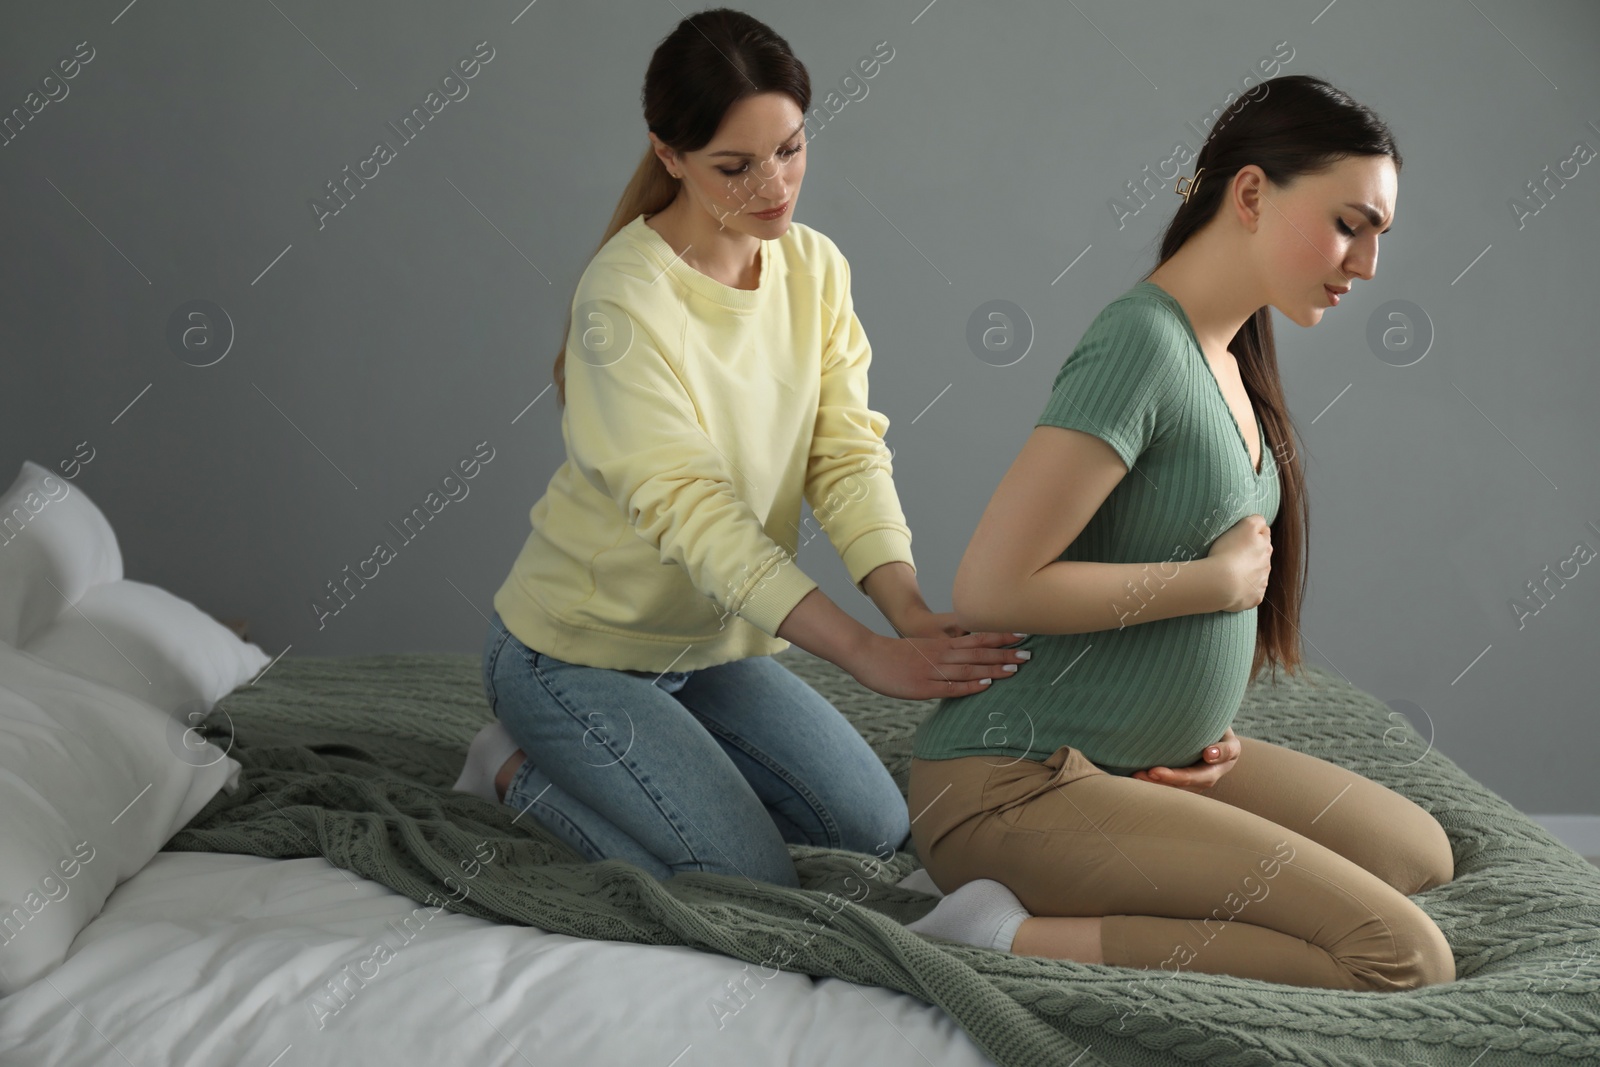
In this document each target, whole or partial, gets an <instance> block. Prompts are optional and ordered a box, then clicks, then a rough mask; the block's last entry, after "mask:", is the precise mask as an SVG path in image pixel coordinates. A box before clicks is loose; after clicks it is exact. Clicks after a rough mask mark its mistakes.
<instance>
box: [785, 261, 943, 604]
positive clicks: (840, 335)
mask: <svg viewBox="0 0 1600 1067" xmlns="http://www.w3.org/2000/svg"><path fill="white" fill-rule="evenodd" d="M832 255H833V260H834V262H833V270H832V271H830V275H829V277H830V281H831V284H830V285H829V286H828V287H827V289H825V292H826V293H827V298H826V301H825V302H826V304H827V305H828V306H827V307H826V308H824V313H825V314H826V313H828V312H829V311H831V312H832V313H833V325H832V328H831V329H830V330H829V331H828V333H827V335H826V337H827V339H826V341H825V343H824V349H823V352H822V388H821V393H820V396H819V399H818V401H817V420H816V424H815V426H814V428H813V430H812V436H811V452H810V456H809V459H808V461H807V465H806V489H805V496H806V502H807V503H808V504H810V505H811V513H812V515H814V516H815V517H816V520H817V522H818V523H819V524H820V525H821V526H822V528H823V529H824V530H826V531H827V533H828V539H829V540H830V541H832V542H833V547H834V549H835V550H836V551H837V552H838V553H839V558H840V559H841V560H843V561H844V565H845V569H846V570H848V571H849V572H850V580H851V581H852V582H854V583H855V584H856V588H858V589H860V588H861V581H862V579H864V578H865V577H866V576H867V575H868V574H870V573H871V572H872V571H873V569H874V568H876V567H879V566H882V565H883V564H885V563H890V562H893V561H895V560H901V561H903V562H905V563H908V564H910V565H911V569H912V571H913V572H914V571H915V570H916V563H915V561H914V560H913V559H912V558H911V528H910V527H909V526H907V525H906V519H905V515H904V513H903V512H902V511H901V509H900V498H899V496H898V495H897V494H896V492H895V488H894V480H893V475H894V467H893V465H892V463H891V457H892V455H893V453H892V452H890V450H889V448H888V446H887V445H886V444H884V440H883V435H884V431H885V430H887V429H888V428H889V419H888V417H887V416H885V415H883V414H882V413H881V412H877V411H873V410H872V409H871V408H870V407H869V406H868V405H867V368H868V366H870V364H871V363H872V346H871V345H870V344H868V343H867V335H866V332H865V331H864V330H863V329H862V328H861V320H860V319H858V318H857V317H856V312H855V303H854V301H853V300H852V299H851V295H850V263H849V261H848V260H846V259H845V258H844V256H843V255H842V254H840V253H839V252H838V250H837V248H836V247H835V248H834V249H832ZM862 591H863V592H865V590H864V589H863V590H862Z"/></svg>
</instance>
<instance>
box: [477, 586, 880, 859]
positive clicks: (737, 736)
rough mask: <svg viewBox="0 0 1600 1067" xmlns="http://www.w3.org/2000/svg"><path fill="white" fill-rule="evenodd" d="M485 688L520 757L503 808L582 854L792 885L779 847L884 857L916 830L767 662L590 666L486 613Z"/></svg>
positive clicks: (847, 738)
mask: <svg viewBox="0 0 1600 1067" xmlns="http://www.w3.org/2000/svg"><path fill="white" fill-rule="evenodd" d="M483 688H484V695H485V696H487V697H488V700H489V707H490V708H491V710H493V712H494V715H495V717H496V718H498V719H499V720H500V722H501V723H503V724H504V725H505V728H506V731H507V732H508V733H509V734H510V735H511V736H512V738H513V739H514V740H515V741H516V742H517V745H518V746H519V747H521V749H522V751H523V752H524V753H525V754H526V755H527V757H528V758H527V760H526V762H524V763H523V765H522V766H521V768H519V769H518V771H517V772H516V774H515V775H513V776H512V779H511V783H510V785H509V786H508V787H507V788H506V794H505V803H506V804H507V805H509V806H511V807H514V808H516V809H517V810H519V811H522V812H524V813H525V814H526V815H527V816H528V817H530V818H533V819H535V820H536V821H537V822H538V823H539V824H540V825H541V826H543V827H544V828H545V829H546V830H548V831H549V832H550V833H552V834H554V835H555V836H556V837H558V838H559V839H560V840H562V841H563V842H565V843H567V844H568V845H569V846H571V847H572V848H573V849H574V850H575V851H577V852H578V853H579V854H581V855H583V856H586V857H587V858H589V859H590V860H602V859H621V860H626V861H627V862H629V863H633V864H635V865H637V866H639V867H642V868H643V869H645V870H647V871H649V872H650V873H651V874H652V875H653V876H654V877H656V878H657V879H659V880H663V881H664V880H666V879H668V878H671V877H672V876H673V875H674V874H677V873H678V872H679V871H709V872H712V873H716V874H729V875H735V876H741V877H744V878H747V879H750V880H752V881H760V882H769V883H773V884H777V885H783V886H789V887H798V886H799V884H800V880H799V877H798V875H797V873H796V871H795V868H794V862H793V860H791V859H790V858H789V852H788V849H787V848H786V847H785V846H786V843H793V844H802V845H820V846H825V847H828V848H843V849H849V850H851V851H856V852H872V853H881V852H882V851H883V847H884V846H885V845H887V846H888V847H889V848H890V849H894V850H898V849H899V848H900V847H901V846H902V845H904V844H905V843H906V842H907V841H908V839H909V838H910V836H911V819H910V815H909V814H908V812H907V809H906V802H905V798H904V797H903V796H901V794H900V790H899V788H898V787H897V786H896V785H895V783H894V779H893V777H891V776H890V774H889V771H888V769H887V768H885V767H884V765H883V762H882V761H881V760H880V759H879V758H878V756H877V754H876V753H875V752H873V750H872V747H871V746H870V745H868V744H867V742H866V740H865V739H864V738H863V737H862V736H861V734H860V733H859V732H858V731H857V730H856V728H855V727H854V726H852V725H851V724H850V721H849V720H848V719H846V718H845V717H844V715H842V714H841V713H840V712H839V710H838V709H837V708H835V707H834V706H833V705H832V704H830V703H828V701H827V700H826V699H825V698H823V696H822V695H821V694H819V693H818V692H817V691H816V690H814V689H812V688H811V687H810V686H809V685H807V684H806V683H805V682H803V681H801V680H800V679H799V678H798V677H796V676H795V675H794V674H793V673H792V672H791V671H789V669H788V668H786V667H784V666H783V665H782V664H781V663H778V662H777V661H776V660H774V659H772V657H770V656H753V657H750V658H748V659H741V660H734V661H733V662H731V663H724V664H719V665H718V666H715V667H703V668H701V669H699V670H693V671H668V672H666V673H663V674H659V675H658V674H654V673H650V672H644V671H622V670H611V669H609V668H605V667H588V666H584V665H582V664H577V663H568V662H566V661H565V660H559V659H556V658H555V657H554V656H548V655H545V654H544V653H542V652H536V651H534V650H533V649H531V648H529V647H528V646H527V645H524V644H523V643H522V642H521V641H519V640H517V638H516V637H515V636H513V635H512V634H511V632H510V631H508V630H507V629H506V627H505V623H504V621H503V620H502V619H501V618H500V613H499V612H495V613H494V616H493V618H492V619H491V620H490V624H489V632H488V636H487V638H486V640H485V642H484V648H483Z"/></svg>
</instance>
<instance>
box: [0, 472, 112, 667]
mask: <svg viewBox="0 0 1600 1067" xmlns="http://www.w3.org/2000/svg"><path fill="white" fill-rule="evenodd" d="M121 578H122V550H121V549H120V548H118V547H117V535H116V534H114V533H112V532H111V524H110V523H109V522H107V521H106V517H105V515H104V514H102V513H101V511H100V509H99V508H97V507H95V506H94V502H93V501H92V500H90V499H89V496H88V494H87V493H85V492H83V491H82V490H81V489H75V488H74V487H73V485H72V483H71V482H69V481H67V480H66V479H64V478H60V477H57V476H56V475H54V474H52V473H50V471H48V470H46V469H45V468H43V467H41V466H39V465H38V464H37V463H34V462H32V461H31V460H24V461H23V464H22V470H21V472H20V473H19V474H18V475H17V477H16V480H15V481H13V482H12V483H11V487H10V488H9V489H7V490H6V491H5V493H4V494H3V495H0V641H4V642H5V643H7V644H10V645H16V646H17V647H19V648H20V647H21V646H23V645H25V644H27V643H28V638H30V637H32V636H33V634H34V633H35V631H37V630H38V629H39V628H40V627H42V626H44V625H45V624H46V623H48V622H50V621H51V620H52V619H54V618H55V617H56V616H57V615H59V614H61V611H62V609H63V608H65V607H66V606H67V605H68V604H70V603H72V602H74V601H76V600H77V599H78V598H79V597H81V596H82V595H83V594H84V593H85V592H86V591H87V590H88V589H89V587H90V586H92V585H96V584H99V583H100V582H115V581H119V580H120V579H121ZM63 597H64V598H65V599H63Z"/></svg>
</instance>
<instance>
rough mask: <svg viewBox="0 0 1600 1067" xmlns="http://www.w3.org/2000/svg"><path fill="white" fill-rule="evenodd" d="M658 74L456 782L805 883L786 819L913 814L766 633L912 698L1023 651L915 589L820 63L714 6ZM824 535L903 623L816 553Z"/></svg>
mask: <svg viewBox="0 0 1600 1067" xmlns="http://www.w3.org/2000/svg"><path fill="white" fill-rule="evenodd" d="M889 55H890V56H891V57H892V51H891V52H890V54H889ZM887 58H888V57H885V56H883V55H882V54H881V53H880V54H878V55H877V57H876V59H877V60H878V61H886V59H887ZM864 62H865V61H864ZM643 95H644V110H645V120H646V124H647V126H648V129H649V136H650V144H651V148H650V150H649V151H648V152H647V153H646V155H645V157H644V159H643V161H642V162H641V163H640V165H639V168H638V170H637V171H636V172H635V174H634V176H633V180H632V181H631V182H630V184H629V185H628V188H627V190H626V191H625V192H624V194H623V196H622V200H621V203H620V204H619V205H618V208H617V210H616V212H615V214H614V215H613V217H612V220H611V224H610V226H609V227H608V229H607V236H606V239H605V240H604V241H603V242H602V244H601V247H600V249H599V251H598V252H597V253H596V254H595V256H594V258H593V260H592V261H591V262H590V263H589V265H588V267H587V269H586V270H585V271H584V272H583V275H582V277H581V278H580V279H579V282H578V286H577V291H576V293H575V294H574V297H573V301H572V305H571V309H570V312H571V317H570V320H569V323H568V329H567V338H566V344H565V347H564V349H563V350H562V352H561V354H560V355H559V356H558V357H557V359H556V364H555V381H556V384H557V386H558V391H557V400H558V402H559V403H560V404H561V406H562V409H563V410H562V418H561V432H562V438H563V441H564V442H565V445H566V452H567V455H566V460H565V462H563V463H562V464H561V466H560V467H559V468H558V469H557V470H556V472H555V474H554V475H553V476H552V477H551V479H550V482H549V485H548V486H547V488H546V490H545V493H544V495H543V496H542V497H540V498H539V500H538V501H537V502H536V503H535V504H534V505H533V508H532V510H531V512H530V520H531V525H532V529H531V531H530V532H529V534H528V537H527V540H526V541H525V543H524V545H523V548H522V550H521V552H520V554H519V555H518V556H517V558H516V560H515V562H514V563H513V565H512V568H511V571H510V573H509V574H508V575H507V577H506V579H505V582H504V583H503V584H502V585H501V587H500V589H499V590H498V592H497V593H496V594H495V598H494V607H495V612H494V615H493V618H492V619H491V625H490V628H489V632H488V635H487V639H486V642H485V646H484V662H483V682H484V690H485V695H486V696H487V698H488V700H489V703H490V706H491V707H492V709H493V710H494V713H495V716H496V722H495V723H492V724H490V726H488V727H486V728H485V729H484V730H483V731H482V732H481V733H480V734H479V736H478V738H477V739H475V740H474V742H473V745H472V748H471V750H470V751H469V755H468V761H467V766H466V768H465V770H464V771H463V774H462V777H461V780H460V781H458V782H457V788H458V789H465V790H469V791H472V792H476V793H478V794H479V795H482V796H484V797H485V798H486V799H490V800H499V801H503V802H505V803H507V804H509V805H512V806H515V807H517V808H518V809H519V810H526V811H527V812H528V814H529V815H531V816H532V817H533V818H534V819H535V820H536V821H538V822H539V823H540V824H541V825H542V826H544V827H545V828H546V829H548V830H550V831H551V832H552V833H553V834H555V835H557V836H558V837H559V838H561V839H562V840H563V841H565V842H567V843H568V844H570V845H571V847H572V848H573V850H574V851H576V852H578V853H579V854H580V855H582V856H584V857H586V858H588V859H590V860H595V861H599V860H607V859H618V860H625V861H627V862H629V863H633V864H636V865H638V866H640V867H642V868H644V869H645V870H647V871H649V872H650V873H652V874H653V875H654V876H656V877H657V878H662V879H665V878H669V877H671V876H672V875H673V874H676V873H677V872H679V871H708V872H714V873H721V874H728V875H732V876H736V877H744V878H748V879H752V880H759V881H764V882H771V883H776V884H780V885H787V886H797V885H798V884H799V879H798V877H797V874H796V871H795V869H794V865H793V862H792V861H791V860H790V858H789V854H788V849H787V844H788V843H795V844H811V845H821V846H827V847H833V848H846V849H851V850H855V851H860V852H873V853H878V854H881V855H884V856H887V855H888V854H889V853H891V852H892V851H893V850H897V849H899V848H900V847H901V846H902V845H904V844H905V843H906V842H907V841H908V840H909V837H910V830H911V822H910V818H909V816H908V813H907V810H906V804H905V800H904V798H903V797H902V796H901V795H900V792H899V789H898V788H897V787H896V785H895V783H894V780H893V778H892V777H891V776H890V774H889V773H888V771H887V769H886V768H885V767H884V765H883V763H882V761H881V760H879V758H878V757H877V755H876V754H875V753H874V752H873V750H872V748H871V747H870V746H869V745H868V744H867V742H866V741H865V740H864V739H863V738H862V737H861V735H860V734H859V733H858V732H857V731H856V730H855V728H854V727H853V726H851V724H850V722H849V720H847V719H846V718H845V717H844V716H843V715H842V714H840V712H839V711H838V709H837V708H835V707H833V706H832V705H831V704H830V703H828V701H827V700H826V699H824V698H823V697H822V696H821V695H819V694H818V693H817V692H816V691H815V690H813V689H811V687H810V686H808V685H806V684H805V683H804V682H802V681H801V680H800V679H799V678H797V677H796V676H795V675H794V674H793V673H791V672H790V671H789V670H788V669H786V668H785V667H783V666H782V665H781V664H779V663H778V662H776V661H775V660H773V659H772V658H771V656H772V654H773V653H775V652H779V651H782V650H783V649H785V648H787V647H789V645H790V644H791V643H792V644H796V645H799V646H800V647H801V648H803V649H805V650H806V651H808V652H810V653H812V654H814V655H816V656H819V657H821V658H823V659H827V660H829V661H831V662H833V663H835V664H838V665H839V666H840V667H842V668H844V669H845V670H847V671H849V672H850V674H851V675H852V676H853V677H854V678H856V679H857V680H858V681H860V682H861V684H862V685H864V686H866V687H867V688H869V689H872V690H874V691H876V692H879V693H882V694H885V695H887V696H892V697H899V698H904V699H911V700H926V699H931V698H935V697H960V696H964V695H967V694H970V693H974V692H979V691H981V690H982V689H983V688H984V687H985V686H988V685H990V684H991V683H992V682H993V680H994V679H996V678H1010V677H1012V672H1015V671H1017V670H1018V668H1019V665H1020V664H1021V663H1023V662H1024V661H1025V660H1026V659H1027V658H1028V656H1029V655H1030V654H1029V653H1027V652H1023V651H1018V650H1016V649H1012V648H1008V647H1006V646H1007V645H1012V644H1015V643H1016V642H1017V641H1018V640H1020V639H1021V638H1023V637H1025V636H1026V635H1025V634H1016V633H968V632H967V631H966V630H964V629H962V628H961V627H960V626H958V625H957V624H956V620H955V616H954V614H953V613H951V612H943V613H939V612H934V611H932V610H930V608H929V607H928V605H927V604H926V602H925V601H924V600H923V597H922V595H921V592H920V590H919V588H918V585H917V580H916V576H915V575H916V570H915V565H914V563H913V561H912V556H911V531H910V529H909V528H908V527H907V525H906V521H905V516H904V515H903V513H902V512H901V509H900V504H899V500H898V498H897V496H896V494H895V488H894V483H893V480H892V468H891V463H890V460H891V453H890V452H889V450H888V448H887V447H886V445H885V444H884V441H883V434H884V431H885V430H886V429H887V428H888V425H889V420H888V419H887V418H886V417H885V416H884V415H882V414H881V413H879V412H877V411H874V410H872V409H871V408H870V407H869V406H868V398H867V369H868V366H869V364H870V361H871V346H870V345H869V344H868V342H867V338H866V335H865V333H864V332H863V330H862V327H861V323H860V320H859V319H858V318H857V317H856V314H855V310H854V305H853V302H852V300H851V294H850V266H849V263H848V262H847V261H846V259H845V258H844V256H843V255H842V254H840V252H839V249H838V247H837V246H836V245H835V244H834V243H833V241H831V240H830V239H829V238H828V237H827V236H825V235H823V234H822V233H819V232H818V231H816V230H813V229H811V228H810V227H807V226H805V225H804V224H802V223H799V222H795V221H794V219H793V215H794V209H795V203H796V201H797V200H798V198H799V193H800V184H801V179H802V178H803V176H804V174H805V140H806V138H805V124H806V109H807V108H808V107H809V106H810V83H809V79H808V77H807V74H806V72H805V68H804V67H803V66H802V65H801V64H800V63H799V61H798V60H797V59H795V57H794V56H793V54H792V53H791V52H790V50H789V47H788V45H787V43H786V42H784V41H783V39H782V38H781V37H778V36H777V35H776V34H775V33H773V32H772V31H771V30H770V29H769V28H767V27H766V26H764V25H763V24H762V23H760V22H759V21H757V20H756V19H754V18H751V17H750V16H748V15H745V14H743V13H742V12H738V11H732V10H728V9H718V10H714V11H705V12H701V13H699V14H696V15H694V16H691V17H689V18H687V19H685V20H683V22H681V23H680V24H679V25H678V27H677V28H676V29H675V30H674V31H673V32H672V33H671V34H670V35H668V37H667V38H666V39H664V40H663V41H662V42H661V44H660V46H659V47H658V48H657V49H656V51H655V54H654V55H653V56H652V58H651V61H650V66H649V69H648V72H647V74H646V77H645V84H644V93H643ZM802 498H804V499H805V500H806V501H807V502H808V503H809V504H810V505H811V510H812V514H813V518H812V520H809V521H808V522H807V524H806V525H807V529H805V530H802V529H801V527H800V502H801V499H802ZM818 532H822V533H825V534H826V535H827V537H828V539H829V540H830V541H831V542H832V544H833V546H834V548H835V549H836V550H837V551H838V553H839V556H840V558H841V559H842V560H843V562H844V565H845V567H846V569H847V570H848V571H849V573H850V578H851V580H852V581H853V582H854V583H855V584H856V586H857V588H858V589H860V590H861V591H862V592H863V593H864V594H866V595H867V596H869V597H870V598H871V599H872V601H873V603H874V604H876V605H877V607H878V608H879V609H880V610H881V611H882V612H883V614H884V615H885V617H886V618H887V619H888V621H889V623H890V624H891V625H892V626H893V628H894V630H895V631H896V633H897V634H899V635H900V636H898V637H896V638H885V637H882V636H880V635H878V634H876V633H874V632H873V631H872V630H870V629H868V628H867V627H865V626H863V625H861V624H860V623H859V622H857V621H856V620H855V619H853V618H852V617H851V616H850V615H848V614H847V613H846V612H845V611H843V610H842V609H841V608H840V607H838V606H837V605H836V604H834V603H833V602H832V601H831V600H829V599H828V597H827V596H825V595H824V594H823V593H822V591H821V590H820V589H819V588H818V586H817V583H816V582H815V581H813V580H812V579H811V578H810V577H809V576H807V575H806V574H805V573H804V572H803V571H802V570H801V569H800V568H799V566H798V565H797V564H796V562H795V556H796V553H797V551H798V546H799V543H800V542H801V541H802V540H807V541H808V540H810V539H811V538H812V537H814V536H815V535H816V534H817V533H818Z"/></svg>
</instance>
